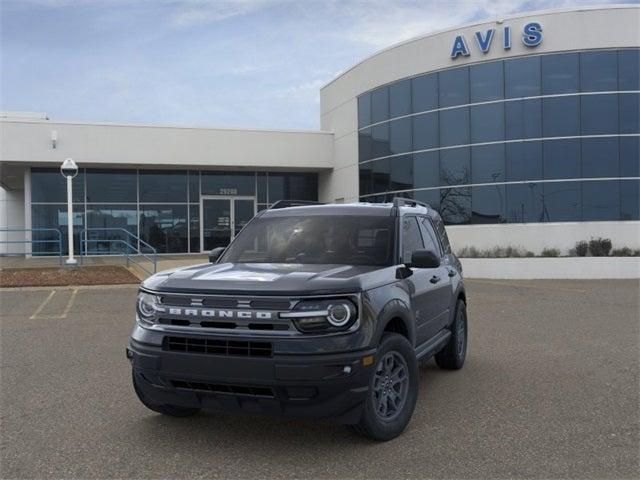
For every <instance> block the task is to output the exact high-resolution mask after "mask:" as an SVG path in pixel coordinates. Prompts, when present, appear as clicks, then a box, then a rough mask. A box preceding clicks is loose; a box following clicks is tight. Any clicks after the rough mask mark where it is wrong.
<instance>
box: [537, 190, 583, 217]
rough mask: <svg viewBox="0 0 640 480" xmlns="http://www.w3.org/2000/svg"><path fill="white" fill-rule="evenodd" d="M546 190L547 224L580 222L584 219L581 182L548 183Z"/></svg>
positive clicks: (545, 212) (545, 211)
mask: <svg viewBox="0 0 640 480" xmlns="http://www.w3.org/2000/svg"><path fill="white" fill-rule="evenodd" d="M543 189H544V216H543V221H545V222H579V221H580V219H581V218H582V203H581V201H580V197H581V191H580V182H547V183H544V184H543Z"/></svg>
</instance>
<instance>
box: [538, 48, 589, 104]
mask: <svg viewBox="0 0 640 480" xmlns="http://www.w3.org/2000/svg"><path fill="white" fill-rule="evenodd" d="M541 63H542V65H541V67H542V94H543V95H552V94H557V93H575V92H578V91H579V83H580V73H579V63H580V62H579V57H578V54H577V53H561V54H557V55H544V56H543V57H542V59H541Z"/></svg>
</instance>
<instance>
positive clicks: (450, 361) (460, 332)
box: [435, 300, 468, 370]
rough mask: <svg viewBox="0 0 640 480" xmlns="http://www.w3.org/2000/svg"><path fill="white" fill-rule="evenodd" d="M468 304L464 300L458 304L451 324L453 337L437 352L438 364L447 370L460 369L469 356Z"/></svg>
mask: <svg viewBox="0 0 640 480" xmlns="http://www.w3.org/2000/svg"><path fill="white" fill-rule="evenodd" d="M467 337H468V328H467V306H466V304H465V303H464V301H462V300H458V303H457V305H456V315H455V318H454V320H453V323H452V324H451V338H450V339H449V341H448V342H447V344H446V345H445V346H444V348H443V349H442V350H440V351H439V352H438V353H436V355H435V358H436V364H437V365H438V367H440V368H443V369H445V370H460V369H461V368H462V366H463V365H464V360H465V358H466V357H467Z"/></svg>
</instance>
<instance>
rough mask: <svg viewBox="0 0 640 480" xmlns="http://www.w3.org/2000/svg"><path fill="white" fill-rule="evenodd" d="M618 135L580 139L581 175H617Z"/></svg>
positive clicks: (588, 176)
mask: <svg viewBox="0 0 640 480" xmlns="http://www.w3.org/2000/svg"><path fill="white" fill-rule="evenodd" d="M619 173H620V168H619V162H618V137H605V138H583V139H582V177H583V178H595V177H617V176H618V175H619Z"/></svg>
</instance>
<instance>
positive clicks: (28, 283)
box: [0, 265, 140, 287]
mask: <svg viewBox="0 0 640 480" xmlns="http://www.w3.org/2000/svg"><path fill="white" fill-rule="evenodd" d="M135 283H140V280H139V279H138V278H137V277H136V276H135V275H134V274H133V273H131V272H130V271H129V270H127V269H126V268H125V267H121V266H117V265H104V266H91V267H66V268H62V267H48V268H4V269H2V270H0V287H42V286H65V285H119V284H135Z"/></svg>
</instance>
